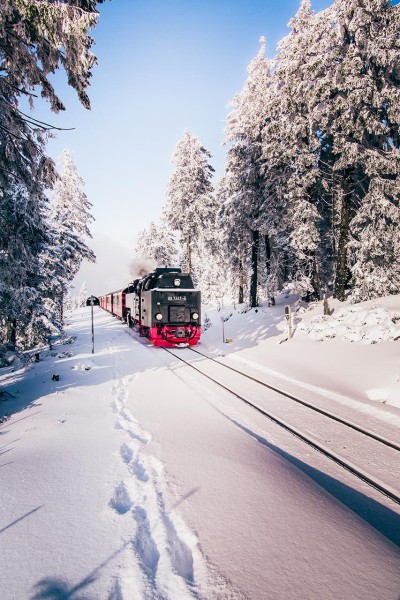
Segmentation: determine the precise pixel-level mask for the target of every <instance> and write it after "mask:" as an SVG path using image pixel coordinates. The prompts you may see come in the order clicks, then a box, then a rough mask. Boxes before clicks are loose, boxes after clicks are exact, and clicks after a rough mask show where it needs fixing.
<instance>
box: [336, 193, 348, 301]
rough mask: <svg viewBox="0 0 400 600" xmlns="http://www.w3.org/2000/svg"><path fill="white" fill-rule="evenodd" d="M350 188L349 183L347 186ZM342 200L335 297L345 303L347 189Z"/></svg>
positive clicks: (346, 275)
mask: <svg viewBox="0 0 400 600" xmlns="http://www.w3.org/2000/svg"><path fill="white" fill-rule="evenodd" d="M345 187H346V188H348V187H349V186H348V182H347V185H346V186H345ZM345 192H347V193H344V194H343V198H342V206H341V210H340V225H339V242H338V253H337V262H336V276H335V286H334V295H335V297H336V298H337V299H338V300H340V301H341V302H343V300H345V291H346V283H347V277H348V267H347V243H348V241H349V223H350V195H349V190H348V189H345Z"/></svg>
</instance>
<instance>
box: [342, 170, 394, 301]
mask: <svg viewBox="0 0 400 600" xmlns="http://www.w3.org/2000/svg"><path fill="white" fill-rule="evenodd" d="M391 187H392V186H391V182H383V185H382V182H381V183H378V182H377V181H376V180H374V181H373V182H372V184H371V185H370V188H369V191H368V194H367V195H366V196H365V197H364V198H363V200H362V203H361V207H360V208H359V210H358V211H357V214H356V216H355V217H354V218H353V220H352V222H351V223H350V230H351V239H350V241H349V243H348V249H349V254H350V258H351V265H352V266H351V273H352V276H353V282H352V283H353V291H352V294H351V297H352V299H353V300H354V301H356V302H360V301H363V300H370V299H372V298H379V297H382V296H386V295H389V294H399V293H400V209H399V194H398V192H397V194H396V195H395V196H394V195H393V192H392V190H391V189H390V188H391ZM385 188H386V189H385Z"/></svg>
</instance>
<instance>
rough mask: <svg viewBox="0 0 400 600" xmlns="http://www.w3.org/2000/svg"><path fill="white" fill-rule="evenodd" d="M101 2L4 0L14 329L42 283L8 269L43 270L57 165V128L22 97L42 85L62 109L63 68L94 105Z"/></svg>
mask: <svg viewBox="0 0 400 600" xmlns="http://www.w3.org/2000/svg"><path fill="white" fill-rule="evenodd" d="M101 2H103V0H98V1H96V2H95V1H93V0H74V1H68V2H53V1H52V0H41V1H40V2H39V1H38V0H0V64H1V67H0V210H1V217H0V218H1V227H0V252H1V253H2V257H3V258H4V257H5V259H6V260H5V264H6V269H5V270H2V271H1V275H0V320H1V321H3V322H7V321H8V322H9V323H12V324H13V325H14V326H13V327H12V328H11V329H12V330H13V331H14V332H15V320H16V319H18V320H20V321H22V320H23V318H25V317H26V315H27V314H30V313H31V312H32V310H33V308H34V306H33V305H34V303H35V302H36V300H34V298H33V296H32V294H33V295H34V296H35V298H36V297H37V291H35V292H34V290H35V285H36V283H34V284H33V287H32V278H31V277H30V276H28V275H29V274H28V271H29V269H26V268H24V267H21V268H20V269H19V273H18V275H16V277H15V280H14V281H13V279H12V277H11V276H10V277H8V276H7V277H6V273H7V271H8V270H9V271H10V273H11V274H12V272H13V269H14V268H15V267H14V265H17V263H19V261H20V260H26V262H27V264H29V265H30V266H31V268H32V269H33V270H34V269H36V263H35V261H36V260H37V257H38V251H39V248H40V244H41V243H42V241H43V235H42V234H41V232H43V230H44V229H45V224H44V223H43V219H44V217H43V214H44V211H42V208H43V205H44V204H45V202H46V196H45V194H44V190H45V188H48V187H52V185H53V183H54V180H55V177H56V174H55V168H54V163H53V161H52V160H51V159H49V158H48V157H46V155H45V143H46V138H47V135H48V134H49V132H50V131H51V130H52V129H56V128H53V127H52V126H50V125H48V124H46V123H43V122H40V121H38V120H37V119H35V118H34V117H33V116H32V114H31V113H29V112H27V111H25V112H24V111H23V110H22V109H21V104H20V103H21V102H22V101H23V100H24V99H26V100H27V102H28V104H29V105H30V107H31V108H32V107H33V105H34V101H35V99H36V98H37V94H38V91H39V92H40V94H41V96H42V97H43V98H45V99H46V100H47V101H49V103H50V106H51V109H52V110H53V111H54V112H58V111H60V110H63V109H64V106H63V104H62V102H61V100H60V98H59V97H58V96H57V94H56V92H55V90H54V88H53V85H52V84H51V82H50V80H49V75H51V74H53V73H54V72H55V71H56V69H58V68H59V67H60V66H63V67H64V69H65V71H66V73H67V76H68V82H69V84H70V85H71V86H72V87H73V88H74V89H75V90H76V91H77V93H78V96H79V98H80V100H81V102H82V103H83V105H84V106H86V107H88V108H89V99H88V97H87V94H86V91H85V90H86V88H87V86H88V85H89V78H90V76H91V69H92V66H93V65H94V63H95V57H94V55H93V54H92V53H91V52H90V48H91V45H92V43H93V40H92V38H91V37H90V36H89V30H90V29H91V28H92V27H93V26H94V25H95V24H96V22H97V17H98V14H97V12H96V6H97V4H100V3H101ZM27 110H29V109H27ZM22 196H23V197H24V198H25V200H27V201H28V202H29V204H30V206H29V208H27V209H26V210H25V209H23V210H21V207H20V201H21V198H22ZM25 200H24V201H23V204H24V203H25ZM17 214H18V215H19V218H18V219H16V218H15V215H17ZM24 219H25V220H26V222H24V223H23V220H24ZM23 230H24V231H25V237H24V235H23V234H22V232H23ZM28 232H29V235H28ZM33 232H36V233H37V235H35V236H34V235H32V234H33ZM18 236H20V240H21V243H20V244H15V243H10V244H9V243H8V237H11V240H12V239H15V238H16V237H18ZM28 238H29V239H28ZM29 244H31V245H29ZM21 246H23V247H24V251H23V252H22V253H21V249H20V247H21ZM23 272H26V273H27V278H26V279H23V277H22V274H23ZM28 290H29V292H28ZM24 297H25V301H26V303H27V304H29V303H30V306H27V307H26V312H25V313H24V315H25V316H24V317H23V315H22V313H21V312H16V310H15V307H16V306H20V305H21V303H20V302H19V299H20V298H24ZM35 306H36V305H35ZM13 315H14V316H13ZM10 320H11V321H10ZM23 325H24V327H25V326H26V323H23Z"/></svg>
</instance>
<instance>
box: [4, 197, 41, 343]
mask: <svg viewBox="0 0 400 600" xmlns="http://www.w3.org/2000/svg"><path fill="white" fill-rule="evenodd" d="M42 204H43V203H42V201H41V198H40V197H39V198H38V197H32V196H29V195H28V192H27V190H26V188H25V187H24V186H22V185H16V186H15V187H13V188H12V189H8V190H0V274H1V276H0V323H1V325H2V326H4V330H3V334H2V336H1V340H0V343H4V342H5V341H8V342H10V343H11V344H12V345H13V346H15V344H16V340H17V334H18V331H19V330H21V331H24V330H26V328H27V326H28V324H29V322H30V320H31V319H33V318H34V315H35V314H36V315H37V314H41V313H43V312H45V308H44V306H43V302H42V299H41V297H40V291H39V289H38V288H39V285H40V265H39V256H40V253H41V251H42V248H43V247H44V245H45V244H46V243H47V241H48V235H47V232H46V231H45V229H44V220H43V216H42V211H43V206H42Z"/></svg>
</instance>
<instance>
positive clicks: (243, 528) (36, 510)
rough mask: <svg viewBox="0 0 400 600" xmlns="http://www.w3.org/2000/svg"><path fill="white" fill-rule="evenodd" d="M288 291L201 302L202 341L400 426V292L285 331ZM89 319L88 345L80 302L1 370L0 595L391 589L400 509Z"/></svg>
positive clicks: (266, 373) (126, 336)
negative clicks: (209, 305)
mask: <svg viewBox="0 0 400 600" xmlns="http://www.w3.org/2000/svg"><path fill="white" fill-rule="evenodd" d="M289 302H290V303H291V304H292V306H293V309H294V303H293V299H292V298H291V297H286V298H285V297H280V298H278V302H277V305H276V306H274V307H266V306H265V307H260V308H259V309H258V310H257V312H256V311H255V310H254V309H253V310H251V311H248V312H244V311H243V307H237V308H235V307H229V308H226V309H222V310H220V311H217V310H211V309H210V310H207V311H206V314H207V317H208V318H209V319H210V320H211V322H212V325H211V327H210V328H209V329H207V331H205V333H204V335H203V338H202V342H201V345H200V346H199V349H201V351H202V352H206V353H209V354H210V355H212V356H219V357H222V356H225V358H224V360H229V361H230V363H231V364H240V366H241V368H243V366H245V367H246V368H248V369H249V370H250V371H251V372H252V373H258V374H260V373H261V374H262V375H263V377H268V380H271V381H273V382H277V383H278V384H279V386H280V387H284V388H285V389H287V390H288V391H295V392H296V393H297V394H298V395H302V394H305V395H307V394H308V395H310V397H311V396H312V395H313V394H315V393H318V394H319V395H323V396H325V397H326V398H328V399H329V400H330V401H332V402H333V403H335V405H336V407H337V408H338V410H341V409H342V410H343V411H346V410H349V409H351V410H357V411H360V412H361V413H362V414H364V415H365V418H373V419H374V420H375V421H376V422H377V423H380V426H381V428H382V429H381V431H382V430H383V431H384V429H385V427H387V428H390V430H391V432H393V429H394V428H395V429H399V428H400V410H399V408H400V400H399V398H400V393H399V392H400V388H399V375H400V365H399V358H398V356H399V352H398V348H399V346H398V344H400V340H399V341H394V340H395V338H397V336H398V323H399V314H400V298H399V297H391V298H385V299H382V300H380V301H374V302H370V303H366V304H364V305H358V306H357V307H355V306H351V305H343V304H340V305H339V304H337V305H336V304H335V303H332V305H331V309H332V310H333V312H332V316H331V317H328V318H326V317H325V318H321V314H322V308H321V304H316V305H314V306H313V307H311V308H310V309H308V310H304V309H303V308H301V307H300V308H299V307H298V308H299V310H298V311H297V312H295V313H294V315H293V320H294V336H293V338H292V339H286V337H287V335H286V330H287V323H286V321H285V318H284V316H283V314H284V305H285V304H286V303H289ZM94 316H95V353H94V354H93V355H92V354H91V331H90V308H83V309H79V310H77V311H76V312H75V313H73V314H72V315H71V317H70V322H69V325H68V327H67V329H66V333H67V334H68V335H69V336H71V338H70V341H71V340H72V343H68V344H65V345H61V346H59V347H57V348H56V349H55V350H53V351H52V352H49V351H43V352H42V353H41V361H40V362H39V363H35V364H32V365H30V367H29V368H28V369H20V370H15V371H10V369H9V370H8V371H7V370H3V372H2V375H1V376H0V388H1V389H2V390H3V391H7V394H4V393H3V394H2V395H1V396H0V397H1V398H2V400H0V416H3V415H5V414H6V413H8V414H10V415H11V416H10V418H9V419H8V420H6V421H5V422H4V423H3V424H1V425H0V467H1V469H0V474H1V482H2V483H1V487H0V541H1V544H0V547H1V549H2V569H1V570H0V597H1V598H2V599H4V600H9V599H18V600H23V599H25V598H29V599H33V598H35V599H38V598H50V599H56V598H69V599H72V600H76V599H78V598H87V599H89V598H90V599H103V598H105V599H119V600H127V599H128V598H135V599H136V598H139V599H140V598H171V599H175V598H177V599H180V598H191V597H200V598H212V599H214V598H224V599H225V598H252V599H254V598H257V599H258V598H262V599H263V598H265V599H267V600H281V599H282V600H288V599H289V600H292V599H295V598H296V600H297V599H299V598H301V599H303V598H304V599H307V600H320V599H321V598H324V600H330V599H332V600H333V599H335V600H337V599H338V598H340V599H342V600H353V599H355V600H357V599H358V598H360V600H361V598H362V599H363V600H369V599H370V600H372V599H376V600H378V598H379V600H381V599H383V600H398V598H399V593H400V553H399V548H398V539H399V536H398V535H397V536H396V534H395V532H394V528H396V527H397V528H398V527H399V524H400V510H399V507H398V506H396V505H395V504H394V503H392V502H390V501H389V500H385V499H383V498H382V497H380V496H379V494H378V493H377V492H374V491H371V490H370V489H369V488H367V486H365V485H364V484H361V483H359V482H357V481H355V480H354V478H353V477H352V476H351V474H349V473H343V472H341V471H340V469H339V468H338V467H337V466H336V465H334V464H333V463H329V462H327V461H326V460H325V459H324V458H323V457H321V456H320V455H318V454H317V453H315V452H314V451H312V450H311V449H310V448H308V447H304V446H303V445H302V443H301V442H300V441H298V440H296V439H295V438H292V437H291V436H289V435H288V434H286V433H282V432H281V431H278V429H277V428H276V427H275V426H273V425H272V424H270V423H266V422H265V420H263V419H262V418H261V416H257V415H256V414H255V413H254V412H252V411H251V410H250V409H248V408H244V407H243V406H242V405H240V403H239V401H237V400H235V399H233V398H232V397H231V396H229V395H228V394H227V393H226V392H223V391H222V392H221V391H219V390H217V389H216V388H215V387H214V386H213V384H212V383H205V382H204V381H203V380H202V379H201V376H197V375H196V374H193V372H191V371H190V369H189V368H188V367H185V366H183V365H182V363H179V361H177V360H176V359H174V358H173V357H171V356H170V355H168V354H167V353H165V352H164V351H163V350H161V349H156V348H152V347H149V346H148V344H147V342H146V341H144V340H140V339H139V338H137V337H136V335H135V334H132V332H131V331H129V330H128V329H127V328H126V326H125V325H124V324H122V323H120V322H118V321H117V320H116V319H113V318H112V317H111V316H110V315H108V314H106V313H104V312H103V311H102V310H101V309H99V308H96V307H95V311H94ZM221 317H222V318H221ZM222 326H223V328H222ZM75 337H76V339H75V340H74V339H73V338H75ZM227 339H229V340H232V341H230V342H228V343H226V341H225V340H227ZM318 340H321V341H318ZM350 340H358V341H350ZM66 341H68V339H67V340H66ZM55 374H56V375H59V381H53V380H52V376H53V375H55Z"/></svg>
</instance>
